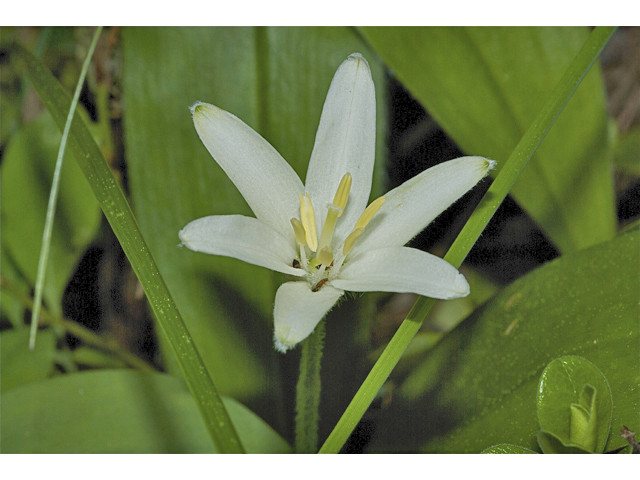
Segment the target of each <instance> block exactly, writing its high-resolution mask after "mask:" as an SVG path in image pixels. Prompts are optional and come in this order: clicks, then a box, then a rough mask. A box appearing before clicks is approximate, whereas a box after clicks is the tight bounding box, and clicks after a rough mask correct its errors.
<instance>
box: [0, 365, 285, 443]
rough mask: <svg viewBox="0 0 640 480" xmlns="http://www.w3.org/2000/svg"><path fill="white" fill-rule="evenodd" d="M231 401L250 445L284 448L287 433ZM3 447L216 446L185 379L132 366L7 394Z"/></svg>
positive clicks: (66, 377) (240, 431)
mask: <svg viewBox="0 0 640 480" xmlns="http://www.w3.org/2000/svg"><path fill="white" fill-rule="evenodd" d="M224 404H225V406H226V408H227V409H228V410H229V415H230V416H231V419H232V420H233V423H234V425H236V428H237V430H238V435H239V436H240V439H241V441H242V444H243V445H244V446H245V447H246V449H247V451H249V452H253V453H284V452H289V451H290V448H289V446H288V445H287V444H286V442H285V441H284V440H282V438H281V437H280V436H279V435H278V434H277V433H276V432H275V431H274V430H273V429H271V427H269V426H268V425H267V424H266V423H265V422H264V421H262V420H261V419H260V418H259V417H257V416H256V415H255V414H254V413H252V412H251V411H250V410H248V409H247V408H246V407H244V406H243V405H241V404H240V403H238V402H236V401H234V400H231V399H228V398H225V399H224ZM1 434H2V438H1V440H2V453H213V452H215V450H214V447H213V443H212V442H211V438H210V437H209V435H208V434H207V429H206V428H205V426H204V424H203V423H202V418H201V416H200V414H199V412H198V408H197V407H196V404H195V402H194V401H193V398H192V397H191V395H190V394H189V391H188V390H187V389H186V388H185V386H184V384H183V383H182V381H180V380H179V379H177V378H175V377H172V376H169V375H164V374H155V373H142V372H135V371H132V370H112V371H109V370H103V371H96V372H89V373H78V374H69V375H62V376H60V377H57V378H55V379H51V380H47V381H43V382H38V383H33V384H30V385H27V386H25V387H22V388H17V389H14V390H11V391H10V392H7V393H6V394H4V393H3V395H2V433H1Z"/></svg>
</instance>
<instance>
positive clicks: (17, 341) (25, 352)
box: [0, 329, 56, 402]
mask: <svg viewBox="0 0 640 480" xmlns="http://www.w3.org/2000/svg"><path fill="white" fill-rule="evenodd" d="M55 346H56V337H55V336H54V334H53V330H51V329H47V330H41V331H40V332H38V342H37V343H36V346H35V348H34V349H33V350H29V331H28V330H27V329H21V330H5V331H4V332H2V333H0V390H1V391H2V401H3V402H4V399H5V395H6V393H7V391H9V390H11V389H12V388H15V387H19V386H20V385H24V384H27V383H31V382H36V381H38V380H43V379H45V378H47V377H48V376H49V375H51V374H52V373H53V371H54V368H55V367H54V355H55V351H56V350H55Z"/></svg>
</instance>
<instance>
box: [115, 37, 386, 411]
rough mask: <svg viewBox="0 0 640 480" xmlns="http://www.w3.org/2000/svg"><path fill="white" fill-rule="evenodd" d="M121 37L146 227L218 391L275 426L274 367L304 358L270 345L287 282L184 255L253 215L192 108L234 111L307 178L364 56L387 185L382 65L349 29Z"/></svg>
mask: <svg viewBox="0 0 640 480" xmlns="http://www.w3.org/2000/svg"><path fill="white" fill-rule="evenodd" d="M123 38H124V59H125V62H124V96H125V98H126V102H127V115H126V116H125V125H126V131H127V135H126V148H127V161H128V169H129V170H128V172H129V175H130V177H129V178H130V187H131V192H132V198H133V204H134V207H135V211H136V214H137V217H138V218H139V222H140V227H141V229H142V231H143V232H144V234H145V238H148V239H149V248H150V249H151V251H152V253H153V255H154V258H156V259H157V261H158V264H159V267H160V270H161V272H162V274H163V277H164V278H165V279H166V281H167V285H168V286H169V289H170V290H171V292H172V295H173V296H174V298H175V300H176V303H177V305H178V306H179V308H180V311H181V312H183V315H184V318H185V322H186V323H187V325H188V326H189V330H190V331H192V332H193V336H194V339H195V342H196V344H197V345H198V347H199V350H200V351H201V352H202V354H203V357H204V361H205V363H206V364H207V365H208V366H209V367H210V370H211V374H212V377H213V378H214V380H215V382H216V385H219V388H220V389H221V391H223V392H225V393H226V394H229V395H233V396H234V397H236V398H239V399H241V400H243V401H246V402H247V403H248V404H250V405H251V406H254V405H255V409H256V411H257V412H258V413H259V414H260V415H262V416H263V417H264V418H267V419H273V418H275V417H276V416H277V415H278V414H279V412H280V411H279V410H278V408H274V402H275V404H277V402H279V401H280V400H276V399H274V398H273V397H274V396H275V397H276V398H281V395H280V393H281V390H280V382H281V381H282V378H281V377H280V372H279V369H278V366H277V364H276V362H282V363H285V362H291V361H293V360H296V357H295V353H294V354H290V355H287V356H286V358H283V357H282V356H280V355H279V354H277V353H276V352H275V350H274V348H273V340H272V337H273V319H272V315H273V313H272V308H273V299H274V293H275V290H276V287H277V286H278V284H279V283H280V282H281V280H282V279H283V277H282V276H280V275H275V274H273V273H272V272H270V271H267V270H266V269H262V268H259V267H256V266H253V265H248V264H245V263H243V262H241V261H239V260H236V259H230V258H224V257H219V256H211V255H205V254H202V253H195V252H190V251H188V250H187V249H177V248H176V246H177V244H178V243H179V239H178V231H179V230H180V229H182V228H183V227H184V226H185V225H186V224H187V223H188V222H190V221H191V220H194V219H196V218H199V217H203V216H206V215H213V214H244V215H251V216H252V213H251V211H250V209H249V208H248V206H247V205H246V203H245V201H244V199H243V198H242V196H241V195H240V193H239V192H238V191H237V189H236V188H235V186H234V185H233V184H232V182H231V181H230V180H229V179H228V178H227V177H226V175H225V174H224V172H223V171H222V169H221V168H220V167H219V166H218V165H217V164H216V162H215V161H214V160H213V159H212V158H211V156H210V155H209V153H208V152H207V151H206V149H205V147H204V146H203V145H202V142H201V141H200V140H199V138H198V136H197V134H196V131H195V129H194V126H193V122H192V120H191V115H190V113H189V110H188V107H189V106H190V105H192V104H193V103H194V102H195V101H197V100H201V101H205V102H208V103H212V104H215V105H217V106H219V107H220V108H223V109H225V110H227V111H229V112H231V113H233V114H234V115H236V116H237V117H239V118H240V119H242V120H243V121H244V122H246V123H247V124H248V125H250V126H251V127H252V128H254V129H256V130H257V131H258V132H259V133H260V134H261V135H263V136H264V137H265V138H266V139H267V140H268V141H269V142H271V143H272V144H273V145H274V147H275V148H276V149H277V150H278V151H279V152H280V153H281V154H282V155H283V157H284V158H285V159H286V160H287V161H288V162H290V164H291V165H292V166H293V168H294V169H295V170H296V171H297V173H298V174H300V175H301V176H302V178H304V175H305V173H306V168H307V164H308V161H309V158H310V156H311V151H312V147H313V142H314V140H315V134H316V130H317V127H318V122H319V119H320V113H321V110H322V106H323V103H324V99H325V96H326V94H327V91H328V89H329V85H330V82H331V79H332V77H333V74H334V73H335V71H336V69H337V67H338V66H339V65H340V63H341V62H342V61H343V60H345V59H346V58H347V56H348V55H349V54H351V53H353V52H354V51H360V52H361V53H363V54H364V55H365V56H366V57H367V59H368V61H369V63H370V65H371V68H372V71H373V75H374V81H375V82H376V87H377V91H378V119H379V123H378V125H379V127H378V142H379V143H378V146H379V148H378V153H379V156H378V170H377V174H376V185H380V183H381V178H382V176H381V175H380V174H381V172H382V168H381V167H382V166H383V162H381V161H380V160H381V157H382V155H381V152H382V151H383V148H382V147H383V145H384V139H385V137H386V134H385V133H384V132H385V130H384V126H385V124H384V119H385V117H386V115H385V113H384V112H385V101H384V91H385V88H384V75H383V71H382V68H381V66H380V63H379V62H377V61H376V59H375V57H374V55H372V54H371V53H370V50H367V49H366V47H364V46H363V43H362V41H361V40H360V39H359V38H358V37H357V35H356V34H355V32H354V31H353V30H351V29H347V28H158V29H156V28H139V29H138V28H131V29H129V28H127V29H124V30H123ZM374 193H375V192H374ZM343 323H344V322H343ZM332 325H333V324H332ZM330 329H331V327H330ZM219 365H224V368H219V367H218V368H216V367H217V366H219ZM293 368H295V367H293ZM292 380H293V381H294V382H295V376H293V378H292ZM287 381H288V380H287ZM265 397H271V399H269V400H267V401H265Z"/></svg>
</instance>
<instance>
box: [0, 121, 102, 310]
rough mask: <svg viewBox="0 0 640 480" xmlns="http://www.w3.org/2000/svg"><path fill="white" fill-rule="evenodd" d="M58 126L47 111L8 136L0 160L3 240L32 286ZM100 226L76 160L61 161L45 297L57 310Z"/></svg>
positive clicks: (56, 144)
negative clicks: (80, 259)
mask: <svg viewBox="0 0 640 480" xmlns="http://www.w3.org/2000/svg"><path fill="white" fill-rule="evenodd" d="M59 144H60V131H59V130H58V128H57V127H56V125H55V123H54V122H53V120H52V118H51V116H49V115H47V114H45V115H43V116H41V117H40V118H39V119H38V120H36V121H34V122H32V123H31V124H28V125H26V126H24V127H23V128H22V129H21V130H20V132H19V133H18V134H17V135H16V136H15V137H13V138H12V141H11V142H10V143H9V145H8V146H7V150H6V152H5V153H4V156H3V159H2V243H3V244H4V246H5V248H6V249H7V251H8V253H9V254H10V255H11V259H12V261H13V262H14V263H15V265H16V266H17V268H18V269H19V270H20V272H21V273H22V275H24V277H25V278H26V279H27V280H28V281H29V282H30V283H31V285H33V284H34V283H35V279H36V272H37V269H38V255H39V253H40V245H41V243H42V232H43V230H44V220H45V215H46V212H47V201H48V198H49V190H50V188H51V180H52V177H53V169H54V166H55V161H56V155H57V152H58V146H59ZM99 226H100V209H99V208H98V204H97V202H96V200H95V198H94V196H93V193H92V192H91V188H90V187H89V184H88V183H87V181H86V180H85V178H84V175H83V173H82V170H80V168H79V167H78V165H77V164H76V163H75V162H74V161H69V162H65V163H64V165H63V167H62V173H61V178H60V197H59V200H58V208H57V211H56V218H55V222H54V227H53V234H52V242H51V254H50V258H49V264H48V270H47V277H46V280H45V290H44V299H45V301H46V303H47V305H48V308H49V309H50V310H51V311H52V312H54V313H58V314H60V313H61V305H60V304H61V300H62V293H63V291H64V288H65V287H66V285H67V282H68V280H69V277H70V275H71V273H72V272H73V269H74V268H75V265H76V263H77V262H78V260H79V258H80V256H81V255H82V253H83V252H84V249H85V248H86V246H87V245H88V244H89V242H90V241H91V240H92V239H93V238H94V236H95V234H96V232H97V230H98V227H99Z"/></svg>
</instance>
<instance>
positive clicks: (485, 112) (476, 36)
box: [361, 27, 616, 252]
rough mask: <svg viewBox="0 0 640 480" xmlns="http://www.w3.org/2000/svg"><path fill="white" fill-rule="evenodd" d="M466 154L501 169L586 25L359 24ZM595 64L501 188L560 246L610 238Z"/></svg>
mask: <svg viewBox="0 0 640 480" xmlns="http://www.w3.org/2000/svg"><path fill="white" fill-rule="evenodd" d="M361 31H362V33H363V35H364V37H365V38H366V39H367V40H368V41H369V43H370V44H371V45H372V46H373V48H374V49H375V50H376V52H377V53H378V54H379V55H380V56H381V57H382V59H383V60H384V61H385V63H386V64H387V65H388V66H389V67H390V68H391V70H392V71H393V72H394V73H395V75H396V76H397V77H398V79H399V80H400V81H401V82H402V83H403V84H404V85H405V86H406V87H407V88H408V89H409V91H410V92H411V93H412V94H413V96H414V97H415V98H416V99H417V100H419V101H420V102H421V103H422V104H423V105H424V106H425V107H426V109H427V110H428V111H429V113H430V114H431V115H432V116H433V117H434V118H435V119H436V120H437V121H438V123H439V124H440V125H441V126H442V127H443V128H444V129H445V130H446V132H447V133H448V134H449V135H450V136H451V137H452V138H453V139H454V140H455V141H456V143H458V145H460V147H461V148H462V149H463V150H464V151H465V152H466V153H468V154H469V155H483V156H486V157H490V158H493V159H495V160H497V161H498V169H497V170H496V172H494V174H495V173H497V171H499V169H500V168H501V167H502V165H503V164H504V162H505V161H506V159H507V158H508V157H509V154H510V153H511V151H512V150H513V148H514V146H515V145H516V144H517V143H518V141H519V140H520V138H521V137H522V135H523V133H524V132H525V131H526V130H527V128H528V127H529V125H530V123H531V122H532V121H533V119H534V118H535V117H536V115H537V114H538V113H539V111H540V108H541V107H542V105H544V103H545V102H546V100H547V98H548V97H549V95H550V93H551V91H552V90H553V88H554V87H555V85H556V83H557V82H558V80H559V79H560V77H561V76H562V74H563V73H564V71H565V69H566V68H567V66H568V65H569V63H570V62H571V60H572V59H573V57H574V56H575V54H576V53H577V52H578V50H579V49H580V47H581V46H582V44H583V43H584V42H585V40H586V39H587V37H588V36H589V30H588V29H587V28H378V27H376V28H372V27H368V28H363V29H362V30H361ZM603 92H604V88H603V85H602V79H601V74H600V70H599V69H598V68H597V67H594V68H593V69H592V71H591V72H590V73H589V74H588V75H587V77H586V78H585V79H584V81H583V82H582V84H581V85H580V87H579V89H578V90H577V92H576V94H575V96H574V98H572V99H571V101H570V102H569V103H568V105H567V107H566V109H565V111H564V112H563V113H562V115H561V116H560V118H559V119H558V121H557V122H556V124H555V125H554V128H553V129H552V130H551V131H550V132H549V134H548V136H547V138H545V140H544V142H543V143H542V144H541V145H540V148H539V150H538V152H537V153H536V154H535V156H534V157H533V159H532V162H531V165H530V166H529V167H528V168H527V169H525V171H524V172H523V173H522V175H521V177H520V179H519V180H518V183H517V184H516V185H515V186H514V188H513V190H512V191H511V192H510V193H511V195H512V196H513V197H514V198H515V199H516V200H517V201H518V203H520V204H521V205H522V206H523V207H524V209H525V210H526V211H527V212H528V213H529V214H530V215H531V216H532V217H533V218H534V219H535V220H536V221H537V222H538V223H539V224H540V226H541V227H542V228H543V229H544V230H545V231H546V232H547V233H548V234H549V236H550V238H551V239H552V240H553V242H554V243H555V244H556V245H557V246H558V247H559V248H560V249H561V250H563V251H567V252H568V251H572V250H576V249H580V248H584V247H587V246H590V245H594V244H596V243H598V242H601V241H603V240H607V239H610V238H612V237H613V235H614V234H615V229H616V217H615V197H614V193H613V187H612V179H611V173H610V151H609V142H608V136H607V115H606V110H605V102H604V94H603Z"/></svg>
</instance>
